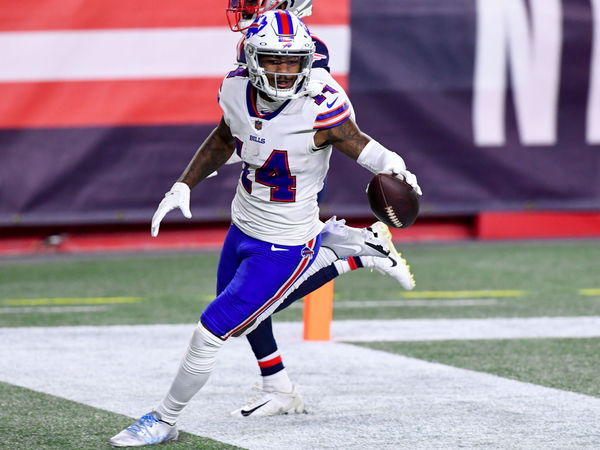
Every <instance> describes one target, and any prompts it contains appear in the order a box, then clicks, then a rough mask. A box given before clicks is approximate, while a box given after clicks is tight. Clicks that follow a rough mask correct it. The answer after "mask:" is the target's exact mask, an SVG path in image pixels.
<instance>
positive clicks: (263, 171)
mask: <svg viewBox="0 0 600 450" xmlns="http://www.w3.org/2000/svg"><path fill="white" fill-rule="evenodd" d="M254 179H255V180H256V182H257V183H260V184H264V185H265V186H268V187H270V188H271V201H272V202H295V201H296V177H294V176H292V174H291V173H290V165H289V163H288V156H287V152H286V151H285V150H273V153H271V155H270V156H269V158H268V159H267V160H266V161H265V163H264V164H263V165H262V167H261V168H260V169H256V172H255V174H254Z"/></svg>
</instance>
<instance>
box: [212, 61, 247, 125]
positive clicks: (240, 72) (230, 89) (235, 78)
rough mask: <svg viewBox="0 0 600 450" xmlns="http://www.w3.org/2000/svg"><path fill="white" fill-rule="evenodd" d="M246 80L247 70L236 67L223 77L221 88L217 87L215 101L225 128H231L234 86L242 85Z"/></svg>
mask: <svg viewBox="0 0 600 450" xmlns="http://www.w3.org/2000/svg"><path fill="white" fill-rule="evenodd" d="M247 79H248V70H247V69H246V68H245V67H238V68H237V69H235V70H232V71H231V72H229V73H228V74H227V75H226V76H225V79H224V80H223V82H222V83H221V87H219V95H218V97H217V99H218V103H219V107H220V108H221V111H223V120H225V123H226V124H227V126H231V123H230V116H231V114H232V111H233V108H235V106H234V105H235V98H234V96H235V92H236V87H235V86H236V84H238V85H239V83H242V84H244V83H245V81H246V80H247Z"/></svg>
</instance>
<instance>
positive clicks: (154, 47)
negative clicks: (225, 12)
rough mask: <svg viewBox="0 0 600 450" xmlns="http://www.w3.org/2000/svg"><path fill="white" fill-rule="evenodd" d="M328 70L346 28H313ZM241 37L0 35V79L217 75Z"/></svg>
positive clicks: (345, 39) (339, 60)
mask: <svg viewBox="0 0 600 450" xmlns="http://www.w3.org/2000/svg"><path fill="white" fill-rule="evenodd" d="M313 29H314V31H315V33H316V34H317V35H318V36H319V37H320V38H321V39H323V40H324V41H325V42H326V43H327V45H328V46H329V51H330V54H331V55H332V57H331V63H332V72H334V73H338V74H347V73H348V69H349V62H350V29H349V27H348V26H340V25H335V26H329V25H322V26H314V27H313ZM239 37H240V35H239V34H237V33H232V32H231V31H229V30H228V29H226V28H221V27H219V28H211V27H206V28H169V29H148V30H141V29H134V30H110V31H106V30H94V31H52V32H46V31H43V32H5V33H0V61H1V62H2V63H1V64H0V81H3V82H24V81H59V80H102V79H135V78H188V77H221V76H224V75H225V73H227V71H229V70H231V68H232V66H233V63H234V58H235V48H236V44H237V41H238V40H239Z"/></svg>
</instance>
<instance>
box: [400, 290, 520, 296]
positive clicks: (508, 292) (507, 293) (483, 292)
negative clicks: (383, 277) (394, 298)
mask: <svg viewBox="0 0 600 450" xmlns="http://www.w3.org/2000/svg"><path fill="white" fill-rule="evenodd" d="M528 293H529V291H521V290H514V289H510V290H490V289H486V290H479V291H410V292H400V293H399V296H400V297H402V298H486V297H521V296H523V295H527V294H528Z"/></svg>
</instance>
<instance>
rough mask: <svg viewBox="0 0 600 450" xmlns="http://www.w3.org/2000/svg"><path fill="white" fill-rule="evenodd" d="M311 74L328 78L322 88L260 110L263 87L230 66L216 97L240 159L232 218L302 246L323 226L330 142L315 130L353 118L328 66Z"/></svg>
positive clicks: (262, 234) (253, 231) (247, 229)
mask: <svg viewBox="0 0 600 450" xmlns="http://www.w3.org/2000/svg"><path fill="white" fill-rule="evenodd" d="M312 79H317V80H320V81H323V82H324V87H323V90H322V92H321V93H320V94H318V95H317V96H315V97H308V96H305V97H301V98H298V99H294V100H288V101H286V102H285V103H283V105H282V106H281V107H280V108H279V109H277V110H276V111H273V112H261V111H259V110H258V109H257V106H256V97H257V95H258V91H257V90H256V89H255V88H254V86H252V84H251V83H250V80H249V79H248V74H247V71H246V70H245V69H243V68H240V69H238V70H235V71H233V72H231V73H229V74H228V75H227V77H226V78H225V80H224V81H223V84H222V85H221V89H220V92H219V104H220V106H221V109H222V110H223V118H224V120H225V123H226V124H227V125H228V126H229V128H230V129H231V133H232V135H233V136H234V138H235V139H236V153H237V154H238V156H239V157H240V158H241V159H242V173H241V175H240V179H239V182H238V186H237V190H236V194H235V197H234V199H233V202H232V205H231V217H232V221H233V223H234V224H235V225H236V226H237V227H238V228H240V229H241V230H242V231H243V232H244V233H246V234H247V235H249V236H252V237H254V238H256V239H260V240H263V241H267V242H272V243H274V244H280V245H301V244H303V243H305V242H307V241H309V240H310V239H312V238H313V237H315V236H316V235H317V234H318V233H319V232H320V231H321V228H322V226H323V225H322V223H321V222H320V220H319V207H318V205H317V194H318V193H319V192H320V191H321V189H323V181H324V179H325V176H326V174H327V170H328V169H329V157H330V156H331V146H327V147H324V148H320V149H317V148H315V145H314V135H315V133H316V132H317V131H318V130H319V129H324V128H331V127H333V126H337V125H339V124H341V123H343V122H344V121H346V120H348V118H349V117H351V114H352V105H351V104H350V101H349V100H348V97H347V95H346V93H345V92H344V90H343V89H342V88H341V87H340V85H339V84H338V83H337V82H336V81H335V80H334V79H333V78H332V77H331V75H329V73H328V72H327V71H325V70H313V72H312Z"/></svg>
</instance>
